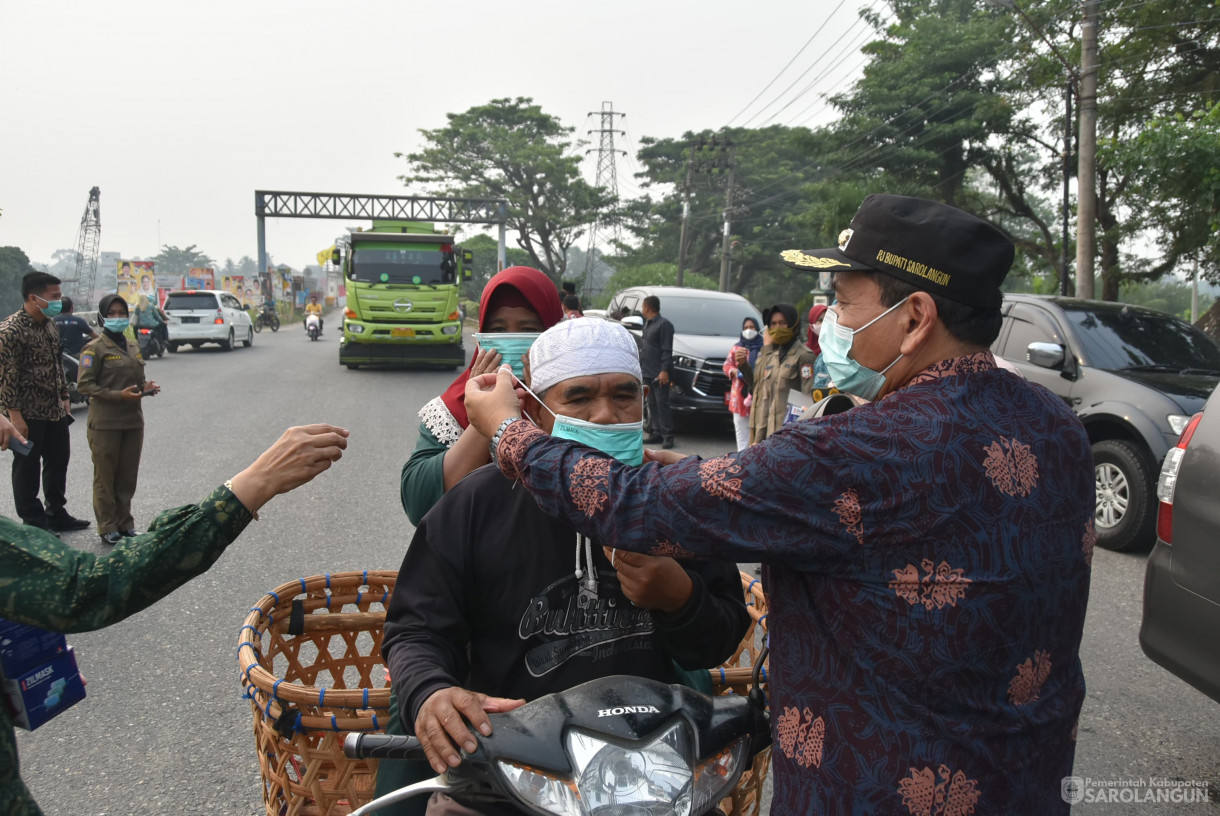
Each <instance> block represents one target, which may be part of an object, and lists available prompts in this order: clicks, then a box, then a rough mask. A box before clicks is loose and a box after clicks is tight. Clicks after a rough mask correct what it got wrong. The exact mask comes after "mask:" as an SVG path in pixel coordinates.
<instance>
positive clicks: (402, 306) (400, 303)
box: [394, 298, 415, 314]
mask: <svg viewBox="0 0 1220 816" xmlns="http://www.w3.org/2000/svg"><path fill="white" fill-rule="evenodd" d="M414 308H415V304H414V303H412V302H411V299H410V298H399V299H398V300H396V301H394V311H396V312H401V313H403V314H406V313H407V312H409V311H411V310H412V309H414Z"/></svg>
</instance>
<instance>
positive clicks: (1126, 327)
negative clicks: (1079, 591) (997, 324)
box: [992, 295, 1220, 550]
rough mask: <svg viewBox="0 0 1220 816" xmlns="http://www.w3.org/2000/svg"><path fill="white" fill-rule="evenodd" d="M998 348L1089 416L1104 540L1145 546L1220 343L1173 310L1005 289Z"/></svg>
mask: <svg viewBox="0 0 1220 816" xmlns="http://www.w3.org/2000/svg"><path fill="white" fill-rule="evenodd" d="M1003 311H1004V325H1003V327H1002V328H1001V329H1000V336H999V337H998V338H997V339H996V341H995V343H994V344H992V351H993V352H995V353H996V354H997V355H999V356H1001V357H1004V358H1005V359H1007V360H1009V361H1010V362H1012V363H1014V364H1015V365H1016V366H1017V368H1019V369H1020V371H1021V373H1022V374H1023V375H1024V376H1025V377H1027V378H1028V379H1029V380H1030V381H1031V382H1036V383H1039V384H1040V385H1044V386H1046V387H1047V388H1049V389H1050V390H1051V391H1053V392H1055V393H1056V394H1058V395H1059V396H1060V397H1062V398H1063V400H1064V402H1066V403H1067V404H1068V405H1070V406H1071V407H1072V410H1074V411H1075V412H1076V415H1077V416H1078V417H1080V420H1081V422H1083V423H1084V426H1085V429H1086V430H1087V431H1088V434H1089V440H1090V441H1091V442H1092V445H1093V467H1094V470H1095V473H1096V478H1097V508H1096V513H1095V517H1094V524H1095V527H1096V531H1097V544H1098V545H1099V546H1102V547H1105V548H1107V549H1111V550H1132V549H1142V548H1147V547H1149V546H1151V545H1152V543H1153V540H1154V538H1155V526H1156V473H1157V469H1158V468H1159V467H1160V466H1161V462H1162V460H1164V458H1165V454H1166V453H1168V452H1169V450H1170V449H1171V448H1172V447H1173V446H1174V445H1175V444H1176V442H1177V439H1178V436H1179V434H1181V433H1182V431H1183V429H1184V428H1185V427H1186V424H1187V423H1188V422H1189V421H1190V418H1191V416H1192V415H1193V414H1195V413H1197V412H1198V411H1199V410H1200V409H1201V408H1202V407H1203V404H1204V402H1205V401H1206V400H1207V398H1208V396H1209V395H1210V394H1211V393H1212V391H1213V390H1215V387H1216V384H1217V382H1220V346H1217V345H1216V343H1215V342H1214V341H1213V340H1212V339H1211V338H1209V337H1208V336H1207V335H1206V334H1204V333H1203V332H1201V331H1199V330H1198V329H1196V328H1195V327H1193V326H1191V325H1190V324H1189V323H1187V322H1186V321H1184V320H1180V319H1179V318H1177V317H1174V316H1173V315H1169V314H1165V313H1164V312H1158V311H1156V310H1154V309H1146V308H1143V307H1140V306H1132V305H1129V304H1123V303H1109V302H1103V301H1092V300H1077V299H1072V298H1060V297H1040V296H1036V295H1006V296H1005V298H1004V306H1003Z"/></svg>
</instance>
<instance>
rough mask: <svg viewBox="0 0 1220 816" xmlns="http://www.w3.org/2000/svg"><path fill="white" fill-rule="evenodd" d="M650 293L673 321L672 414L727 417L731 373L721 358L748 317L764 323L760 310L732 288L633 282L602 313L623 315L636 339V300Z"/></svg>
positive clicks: (638, 321) (638, 323) (612, 316)
mask: <svg viewBox="0 0 1220 816" xmlns="http://www.w3.org/2000/svg"><path fill="white" fill-rule="evenodd" d="M649 295H656V297H657V299H659V300H660V301H661V316H662V317H664V318H666V319H667V320H669V321H670V322H671V323H673V324H674V357H673V368H674V373H673V381H672V385H671V386H670V389H671V390H670V397H669V404H670V407H671V408H673V410H674V413H675V414H681V413H686V414H688V415H689V414H692V413H697V414H699V415H707V416H715V417H717V418H720V419H724V420H726V421H727V420H728V419H729V411H728V407H727V405H728V393H729V378H728V377H727V376H725V373H724V358H725V357H727V356H728V354H729V349H730V348H732V347H733V344H734V343H736V342H737V338H738V337H740V336H741V323H742V321H743V320H745V319H746V318H747V317H752V318H754V320H756V321H757V322H758V325H759V326H762V325H763V322H762V315H761V314H759V312H758V309H755V308H754V307H753V306H752V305H751V304H750V301H748V300H746V299H745V298H743V297H742V296H741V295H735V294H733V293H732V292H709V291H707V290H705V289H688V288H686V287H684V286H637V287H634V288H632V289H624V290H623V291H621V292H619V293H618V294H616V295H615V296H614V297H613V298H611V300H610V305H609V306H608V307H607V309H606V317H607V318H608V319H618V320H622V322H623V325H624V326H626V327H627V329H628V330H629V331H630V332H631V333H632V334H634V335H635V337H636V341H637V342H638V341H639V339H640V334H641V333H642V329H643V327H644V322H643V317H642V316H641V315H640V306H641V305H642V304H643V303H644V298H646V297H648V296H649Z"/></svg>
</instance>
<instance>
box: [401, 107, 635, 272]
mask: <svg viewBox="0 0 1220 816" xmlns="http://www.w3.org/2000/svg"><path fill="white" fill-rule="evenodd" d="M446 116H447V118H448V120H449V123H448V124H447V125H446V126H444V127H442V128H437V129H435V130H421V131H420V133H421V134H422V135H423V137H424V140H425V142H426V146H425V147H424V149H423V150H421V151H419V152H417V153H411V154H409V155H407V156H406V157H405V158H406V160H407V162H408V165H409V172H408V173H407V174H406V175H403V176H400V177H399V179H400V180H401V181H402V182H403V183H404V184H407V185H408V186H409V185H413V184H421V185H424V186H425V187H426V188H428V189H429V190H430V191H431V192H433V193H434V194H437V195H444V196H452V197H460V198H503V199H505V200H507V202H508V227H509V229H510V230H512V231H513V232H514V233H516V241H517V245H518V246H519V247H520V248H521V249H523V250H525V252H526V253H528V254H529V257H530V260H531V263H530V266H534V267H537V268H538V269H541V270H542V271H544V272H546V273H547V274H548V275H550V276H551V277H552V278H553V279H555V280H556V281H558V280H560V279H561V278H562V277H563V273H564V269H565V266H566V258H567V250H568V247H570V246H572V245H573V243H575V241H576V240H577V239H578V238H580V236H581V235H582V234H583V233H584V231H585V229H586V228H587V227H588V225H589V224H591V223H593V222H594V221H595V220H597V219H598V218H599V217H600V218H602V220H603V221H607V220H613V219H614V218H616V217H617V213H616V210H615V206H616V202H615V201H614V199H613V198H612V197H611V196H610V195H609V194H608V193H606V192H605V191H602V190H599V189H597V188H595V187H593V186H592V185H590V184H588V183H586V182H585V181H584V180H583V179H582V178H581V177H580V159H581V157H580V155H579V154H578V153H577V152H576V150H575V148H576V146H577V145H576V144H575V143H573V141H572V139H571V135H572V133H573V131H574V128H571V127H567V126H565V125H563V124H562V123H561V122H560V121H559V119H558V118H556V117H554V116H551V115H550V114H548V113H544V112H543V110H542V108H541V107H540V106H539V105H536V104H534V101H533V100H532V99H529V98H527V97H517V98H516V99H493V100H491V101H490V102H488V103H487V104H486V105H477V106H475V107H473V108H470V109H469V110H467V111H465V112H463V113H450V114H446ZM394 155H395V156H396V157H399V158H403V154H402V153H395V154H394Z"/></svg>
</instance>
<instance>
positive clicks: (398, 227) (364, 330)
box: [335, 221, 470, 368]
mask: <svg viewBox="0 0 1220 816" xmlns="http://www.w3.org/2000/svg"><path fill="white" fill-rule="evenodd" d="M335 255H336V257H335V263H341V264H342V267H343V277H344V281H345V284H346V288H347V306H346V308H345V309H344V311H343V338H342V341H341V342H340V345H339V362H340V363H341V364H342V365H345V366H347V367H348V368H359V367H360V366H362V365H417V364H418V365H429V366H431V365H437V366H445V367H449V368H459V367H461V366H463V365H465V363H466V352H465V350H464V349H463V347H462V314H461V310H460V309H459V307H458V290H459V288H460V282H461V281H462V280H463V279H464V278H469V277H470V271H469V270H470V253H469V252H468V251H466V252H463V251H461V250H460V249H458V248H457V247H455V246H454V242H453V236H452V235H443V234H441V233H438V232H437V231H436V230H435V229H434V228H433V226H432V224H421V223H418V222H414V221H374V222H373V228H372V229H370V230H365V231H357V232H352V233H351V234H350V235H349V236H348V239H347V241H346V246H344V247H343V248H342V250H341V249H339V248H336V250H335Z"/></svg>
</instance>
